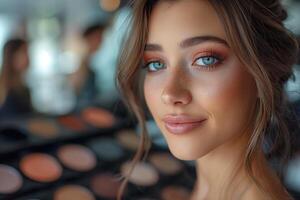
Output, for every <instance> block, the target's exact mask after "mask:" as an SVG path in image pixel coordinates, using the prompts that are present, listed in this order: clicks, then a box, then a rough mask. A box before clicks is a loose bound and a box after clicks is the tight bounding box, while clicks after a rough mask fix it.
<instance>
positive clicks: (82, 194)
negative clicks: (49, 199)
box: [53, 185, 96, 200]
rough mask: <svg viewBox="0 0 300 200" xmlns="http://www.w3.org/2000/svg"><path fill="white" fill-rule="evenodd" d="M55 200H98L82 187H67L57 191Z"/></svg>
mask: <svg viewBox="0 0 300 200" xmlns="http://www.w3.org/2000/svg"><path fill="white" fill-rule="evenodd" d="M53 200H96V199H95V197H94V195H93V194H92V192H91V191H90V190H88V189H87V188H85V187H82V186H80V185H66V186H63V187H61V188H59V189H58V190H56V191H55V193H54V197H53Z"/></svg>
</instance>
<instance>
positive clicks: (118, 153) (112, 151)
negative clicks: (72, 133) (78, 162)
mask: <svg viewBox="0 0 300 200" xmlns="http://www.w3.org/2000/svg"><path fill="white" fill-rule="evenodd" d="M89 146H90V147H91V149H92V150H93V151H94V152H95V153H96V154H97V156H98V157H99V158H100V159H101V160H105V161H116V160H118V159H120V158H121V157H122V156H123V150H122V148H121V147H120V145H119V143H117V142H116V141H115V140H113V139H110V138H105V139H97V140H94V141H92V142H90V144H89Z"/></svg>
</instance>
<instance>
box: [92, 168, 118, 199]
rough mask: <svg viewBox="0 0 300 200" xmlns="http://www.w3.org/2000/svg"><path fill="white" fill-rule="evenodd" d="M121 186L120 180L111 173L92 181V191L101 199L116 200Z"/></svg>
mask: <svg viewBox="0 0 300 200" xmlns="http://www.w3.org/2000/svg"><path fill="white" fill-rule="evenodd" d="M120 186H121V182H120V178H117V177H116V176H114V175H113V174H111V173H103V174H97V175H96V176H94V177H93V178H92V180H91V188H92V191H93V192H94V193H95V194H97V195H98V196H100V197H105V198H109V199H116V197H117V194H118V190H119V188H120Z"/></svg>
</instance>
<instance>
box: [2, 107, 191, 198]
mask: <svg viewBox="0 0 300 200" xmlns="http://www.w3.org/2000/svg"><path fill="white" fill-rule="evenodd" d="M150 131H151V128H150ZM138 143H139V135H138V134H137V131H136V128H135V126H134V123H132V122H131V120H128V119H126V118H121V117H118V116H116V115H113V114H112V112H110V111H108V110H105V109H103V108H99V107H87V108H84V109H82V110H81V111H78V112H76V113H70V114H67V115H63V116H44V115H34V116H24V117H19V118H13V119H2V120H1V123H0V159H1V162H0V199H1V200H12V199H15V200H113V199H116V196H117V191H118V189H119V187H120V185H121V183H122V180H123V178H122V177H123V176H124V175H126V173H128V171H129V169H130V166H131V163H130V161H131V160H132V158H133V156H134V154H135V152H136V150H137V148H138ZM195 177H196V175H195V171H194V167H193V166H192V165H191V164H188V163H184V162H182V161H179V160H177V159H176V158H174V157H173V156H172V155H171V154H170V152H169V151H168V150H167V148H166V147H164V146H162V145H159V144H154V143H153V144H151V148H150V151H149V154H148V155H147V157H146V158H145V159H143V160H142V161H140V162H139V163H138V164H137V165H136V167H135V168H134V170H133V172H132V175H131V176H130V179H129V183H128V186H127V189H126V191H125V193H124V198H123V199H128V200H139V199H140V200H147V199H148V200H151V199H153V200H159V199H162V200H187V199H188V197H189V194H190V191H191V190H192V187H193V185H194V181H195V180H194V179H195Z"/></svg>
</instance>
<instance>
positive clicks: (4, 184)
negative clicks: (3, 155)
mask: <svg viewBox="0 0 300 200" xmlns="http://www.w3.org/2000/svg"><path fill="white" fill-rule="evenodd" d="M22 184H23V179H22V177H21V175H20V173H19V172H18V171H17V170H16V169H14V168H13V167H10V166H8V165H3V164H0V193H1V194H11V193H14V192H16V191H18V190H19V189H20V188H21V187H22Z"/></svg>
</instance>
